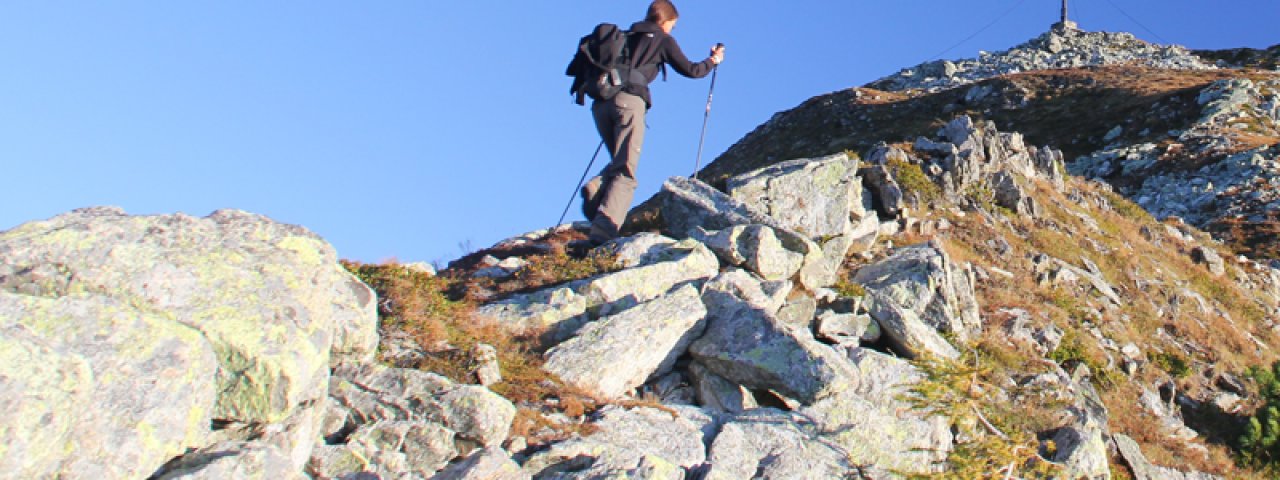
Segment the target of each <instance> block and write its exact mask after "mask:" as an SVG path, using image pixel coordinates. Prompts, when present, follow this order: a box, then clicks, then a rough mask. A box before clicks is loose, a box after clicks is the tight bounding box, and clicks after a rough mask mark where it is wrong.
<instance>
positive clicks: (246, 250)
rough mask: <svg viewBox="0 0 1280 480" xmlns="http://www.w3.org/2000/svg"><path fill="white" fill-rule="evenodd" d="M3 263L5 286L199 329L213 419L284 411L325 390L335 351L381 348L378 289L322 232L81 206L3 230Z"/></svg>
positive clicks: (265, 416) (252, 218) (256, 417)
mask: <svg viewBox="0 0 1280 480" xmlns="http://www.w3.org/2000/svg"><path fill="white" fill-rule="evenodd" d="M0 265H2V266H3V267H0V277H3V280H2V281H0V284H4V285H5V286H6V290H9V291H12V292H18V293H22V294H26V295H32V296H43V297H49V298H64V297H81V296H86V295H90V294H93V295H98V296H103V297H109V298H112V299H114V300H116V301H118V302H119V303H121V304H125V305H132V306H135V307H137V308H139V309H142V310H145V311H148V312H152V313H153V314H155V315H156V316H158V317H161V318H165V319H168V321H170V322H175V323H177V324H180V325H181V326H184V327H185V328H189V329H192V330H194V331H196V332H199V334H200V335H201V336H203V339H204V341H205V342H207V343H208V344H209V345H210V346H211V347H212V351H213V353H214V355H215V357H216V359H217V362H218V369H217V373H216V376H215V378H214V381H215V382H216V387H215V391H216V392H217V399H216V402H215V403H214V405H213V407H212V412H211V416H212V417H213V418H216V419H225V420H233V421H243V422H259V423H271V422H276V421H279V420H282V419H284V418H285V417H287V416H288V415H289V414H290V412H291V411H292V410H293V409H294V408H295V407H296V406H297V405H299V404H301V403H303V402H306V401H309V400H315V399H317V398H319V397H322V396H323V395H324V391H325V386H326V385H327V383H328V372H329V366H330V362H331V360H343V359H369V358H371V357H372V355H373V353H374V349H375V348H376V346H377V317H376V312H375V310H374V308H375V303H376V302H374V295H373V293H372V291H371V290H370V289H369V288H368V287H367V286H365V285H364V284H362V283H360V282H359V281H358V280H356V279H355V277H354V276H352V275H351V274H349V273H348V272H346V271H345V270H344V269H343V268H342V267H341V266H340V265H338V263H337V256H336V254H335V253H334V251H333V248H332V247H330V246H329V245H328V244H326V243H325V242H324V241H323V240H321V239H320V238H319V237H317V236H316V235H315V234H313V233H311V232H309V231H307V230H306V229H303V228H301V227H296V226H291V225H284V224H279V223H276V222H273V221H271V220H269V219H267V218H266V217H262V216H259V215H253V214H249V213H245V212H240V211H233V210H221V211H218V212H214V213H213V214H212V215H210V216H208V217H205V218H194V217H190V216H187V215H182V214H176V215H163V216H128V215H125V214H124V212H123V211H121V210H119V209H112V208H94V209H84V210H76V211H74V212H72V213H69V214H65V215H60V216H58V217H55V218H53V219H50V220H46V221H39V222H31V223H27V224H24V225H21V226H19V227H17V228H15V229H13V230H9V231H7V232H4V233H2V234H0Z"/></svg>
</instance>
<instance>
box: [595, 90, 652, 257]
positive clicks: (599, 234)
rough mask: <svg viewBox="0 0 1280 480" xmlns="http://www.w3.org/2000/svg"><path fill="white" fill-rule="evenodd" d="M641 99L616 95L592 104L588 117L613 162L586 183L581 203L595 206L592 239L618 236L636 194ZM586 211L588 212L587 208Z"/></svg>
mask: <svg viewBox="0 0 1280 480" xmlns="http://www.w3.org/2000/svg"><path fill="white" fill-rule="evenodd" d="M647 108H648V107H647V106H646V105H645V103H644V99H642V98H640V97H638V96H635V95H631V94H629V93H619V94H618V95H617V96H615V97H613V98H612V99H610V100H604V101H595V102H593V103H592V104H591V114H592V116H594V117H595V121H596V129H597V130H599V131H600V138H601V139H602V140H604V144H605V147H606V148H608V149H609V155H610V157H611V158H612V159H613V160H612V161H610V162H609V164H608V165H605V167H604V169H602V170H600V174H599V175H597V176H596V177H594V178H592V179H591V180H590V181H588V182H587V185H586V188H584V192H583V193H584V194H585V195H584V198H583V201H585V202H587V206H588V207H590V206H592V205H598V206H597V207H596V208H595V209H594V218H591V217H590V216H589V217H588V219H589V220H591V239H592V240H594V241H606V240H610V239H612V238H615V237H617V236H618V231H619V230H621V229H622V222H623V221H625V220H626V219H627V211H629V210H631V200H632V198H633V197H634V196H635V193H636V166H637V164H638V163H639V162H640V147H641V145H643V144H644V114H645V110H646V109H647ZM588 210H590V209H589V208H588Z"/></svg>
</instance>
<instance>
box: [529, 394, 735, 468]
mask: <svg viewBox="0 0 1280 480" xmlns="http://www.w3.org/2000/svg"><path fill="white" fill-rule="evenodd" d="M664 410H665V411H664ZM599 415H600V418H599V419H598V420H597V421H596V422H595V423H594V425H595V427H596V432H595V433H593V434H591V435H589V436H586V437H580V438H573V439H570V440H566V441H563V442H560V443H557V444H555V445H552V446H551V448H549V449H547V450H544V451H542V452H539V453H536V454H534V455H533V456H532V457H530V458H529V460H528V461H526V462H525V463H524V471H525V472H527V473H529V474H531V475H534V476H535V477H537V478H600V477H596V476H592V475H591V474H588V472H591V473H604V472H609V471H616V470H623V471H625V470H629V469H633V468H634V467H636V466H637V465H638V464H639V463H641V461H642V460H643V459H644V458H645V457H653V458H656V459H661V460H662V462H658V463H668V464H671V465H674V466H676V467H678V468H682V469H692V468H695V467H698V466H700V465H702V464H703V463H704V462H706V459H707V457H706V456H707V454H706V448H707V447H706V444H705V443H706V442H708V441H709V439H710V437H711V436H713V435H714V433H715V431H716V429H717V427H718V422H717V421H716V420H715V418H714V417H712V416H710V415H708V414H706V413H705V412H703V411H702V410H699V409H697V408H694V407H683V406H676V407H664V408H663V410H659V409H655V408H649V407H640V408H633V409H630V410H628V409H626V408H623V407H618V406H610V407H605V408H604V409H603V410H601V412H600V414H599ZM584 459H585V460H586V461H583V460H584ZM650 463H654V462H653V461H652V460H651V461H650ZM606 478H616V477H606ZM623 478H631V477H623Z"/></svg>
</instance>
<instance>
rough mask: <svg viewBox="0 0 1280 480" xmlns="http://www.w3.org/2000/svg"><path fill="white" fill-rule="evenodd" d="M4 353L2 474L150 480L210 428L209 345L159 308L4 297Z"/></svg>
mask: <svg viewBox="0 0 1280 480" xmlns="http://www.w3.org/2000/svg"><path fill="white" fill-rule="evenodd" d="M0 347H2V348H0V406H3V408H0V433H3V434H4V435H5V438H7V439H9V440H8V441H7V442H6V443H7V447H6V448H5V449H4V450H5V455H3V456H0V476H4V477H23V478H53V477H66V478H84V477H93V476H100V475H103V474H105V475H108V476H111V477H119V478H125V477H145V476H147V475H149V474H151V473H152V472H154V471H155V469H156V468H157V467H159V466H160V465H161V464H163V463H164V462H165V461H166V460H168V459H169V458H171V457H173V456H175V455H179V454H181V453H183V452H184V451H185V450H186V449H188V448H193V447H198V446H200V445H201V442H202V441H203V440H204V437H205V435H206V434H207V433H208V430H209V423H210V420H211V417H210V414H211V413H212V410H213V405H214V399H215V396H216V391H215V390H214V384H213V382H212V379H213V378H214V375H215V373H216V372H217V369H218V364H217V362H216V361H215V359H214V354H213V350H212V349H211V348H210V347H209V344H208V342H205V341H204V339H203V338H202V337H201V336H200V334H199V332H196V331H194V330H192V329H190V328H188V327H185V326H183V325H181V324H179V323H177V322H174V321H172V320H170V319H169V318H167V317H166V316H164V315H162V314H159V313H157V312H155V311H152V310H150V309H145V308H140V307H139V306H137V305H131V304H127V303H123V302H120V301H118V300H116V299H113V298H110V297H104V296H98V295H90V294H85V295H83V296H78V297H65V298H61V299H55V298H46V297H34V296H27V295H15V294H11V293H6V292H3V291H0ZM69 452H74V454H72V455H69V454H68V453H69Z"/></svg>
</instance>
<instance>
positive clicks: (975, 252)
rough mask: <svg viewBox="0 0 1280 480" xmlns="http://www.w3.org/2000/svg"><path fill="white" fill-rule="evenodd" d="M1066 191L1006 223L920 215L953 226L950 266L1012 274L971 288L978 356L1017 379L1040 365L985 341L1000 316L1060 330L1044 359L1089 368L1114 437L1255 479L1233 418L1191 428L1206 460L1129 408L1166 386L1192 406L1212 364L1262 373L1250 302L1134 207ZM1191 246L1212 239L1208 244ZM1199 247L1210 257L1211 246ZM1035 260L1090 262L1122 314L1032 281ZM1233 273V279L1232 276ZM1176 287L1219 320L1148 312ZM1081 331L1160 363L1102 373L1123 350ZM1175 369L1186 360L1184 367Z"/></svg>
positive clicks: (1093, 193) (1022, 352) (1081, 189)
mask: <svg viewBox="0 0 1280 480" xmlns="http://www.w3.org/2000/svg"><path fill="white" fill-rule="evenodd" d="M1068 188H1069V189H1075V190H1076V191H1077V195H1076V197H1077V198H1083V199H1085V205H1081V204H1077V203H1075V202H1073V201H1071V200H1069V199H1067V198H1066V196H1065V195H1063V194H1061V193H1059V192H1056V191H1053V190H1052V189H1051V188H1047V186H1045V185H1042V184H1037V185H1036V186H1035V189H1036V193H1035V195H1036V198H1037V200H1038V201H1039V203H1040V205H1041V206H1043V207H1045V208H1043V212H1042V214H1043V218H1041V219H1028V218H1009V217H1005V216H1006V215H1007V213H999V212H994V213H993V214H992V215H993V216H992V217H990V218H991V219H992V220H987V219H985V218H986V217H985V216H984V215H981V214H978V213H970V214H967V215H964V216H959V215H954V214H950V213H948V212H921V213H922V214H939V215H946V216H947V218H948V219H949V220H950V221H951V222H952V223H953V224H954V228H953V229H951V230H950V231H948V232H945V233H944V234H942V236H941V237H940V238H939V239H938V240H940V241H941V244H942V245H943V248H944V249H945V250H946V251H947V252H948V254H949V255H950V256H951V257H952V259H953V260H956V261H960V262H970V263H972V264H974V265H976V266H978V267H981V268H983V269H986V270H987V271H990V270H991V268H992V267H994V268H999V269H1001V270H1004V271H1007V272H1010V273H1012V274H1013V276H1012V277H1010V278H1006V277H1005V276H1001V275H991V277H990V280H989V281H986V282H979V284H978V285H977V294H978V297H979V304H980V305H981V306H982V310H983V317H984V318H985V319H986V320H987V322H988V324H987V326H986V328H987V329H988V334H987V335H986V336H984V338H983V339H982V340H981V341H980V342H979V344H978V345H977V346H976V347H975V348H976V349H977V350H978V351H980V352H982V354H983V355H984V357H985V358H987V359H988V360H987V363H988V364H989V365H991V366H992V368H993V370H994V371H995V372H998V373H999V372H1003V373H1000V374H1013V373H1017V372H1019V371H1025V370H1026V368H1027V365H1035V364H1036V363H1035V362H1037V361H1041V360H1036V359H1037V358H1038V357H1039V355H1037V354H1036V353H1035V352H1032V351H1029V350H1028V349H1027V348H1025V347H1022V346H1016V345H1011V344H1009V343H1008V342H1007V341H1004V340H1003V339H1002V336H1001V334H996V335H991V334H990V330H993V329H998V328H999V323H1000V322H1002V321H1003V320H1002V319H1003V318H1004V317H1002V316H1000V315H998V314H997V312H998V311H999V310H1001V309H1004V308H1020V309H1023V310H1026V311H1028V312H1030V313H1031V314H1032V318H1033V320H1034V321H1035V322H1051V323H1053V324H1055V325H1057V326H1058V327H1059V328H1061V329H1063V330H1064V332H1065V333H1066V339H1064V341H1063V345H1062V346H1061V347H1059V349H1058V351H1056V352H1053V353H1052V354H1051V355H1049V356H1050V357H1051V358H1053V359H1054V360H1056V361H1059V362H1065V363H1067V364H1071V363H1075V362H1080V363H1085V364H1087V365H1089V366H1090V367H1091V370H1093V371H1094V372H1095V381H1097V382H1098V386H1099V387H1102V388H1101V389H1100V391H1101V393H1102V396H1103V399H1104V401H1105V402H1106V404H1107V405H1108V407H1109V409H1110V411H1111V413H1112V416H1111V429H1112V431H1115V432H1121V433H1126V434H1128V435H1130V436H1132V437H1134V438H1135V439H1136V440H1138V441H1139V442H1140V443H1141V444H1142V445H1143V447H1144V450H1145V451H1146V452H1147V453H1148V455H1149V458H1150V459H1151V460H1152V461H1153V462H1155V463H1156V464H1160V465H1171V466H1177V467H1178V468H1182V469H1187V468H1195V469H1198V470H1202V471H1207V472H1215V473H1219V474H1223V475H1227V476H1229V477H1231V478H1255V477H1258V476H1259V475H1261V474H1260V473H1258V472H1257V471H1253V470H1249V469H1247V468H1241V467H1238V466H1237V465H1236V464H1235V463H1234V460H1233V457H1232V454H1231V450H1230V448H1229V447H1228V445H1230V444H1231V441H1233V439H1234V436H1235V435H1237V434H1236V433H1234V432H1235V427H1234V426H1233V424H1232V423H1231V422H1234V421H1235V420H1231V419H1223V418H1215V419H1210V420H1205V421H1199V423H1195V422H1196V421H1198V419H1193V420H1192V422H1193V423H1194V424H1195V425H1196V426H1197V428H1209V430H1206V433H1207V434H1208V437H1207V438H1208V444H1207V446H1208V447H1209V453H1208V454H1207V455H1201V454H1200V453H1198V452H1196V451H1194V450H1190V449H1188V448H1187V446H1186V444H1184V443H1182V442H1180V441H1177V440H1172V439H1170V438H1169V437H1168V435H1167V434H1166V433H1164V432H1160V431H1158V423H1157V422H1155V421H1154V420H1153V419H1152V418H1151V416H1150V415H1149V414H1147V413H1145V412H1144V411H1142V410H1141V408H1139V407H1137V405H1138V404H1139V403H1138V397H1139V395H1140V394H1141V390H1140V389H1139V387H1138V385H1148V386H1154V385H1157V384H1159V383H1160V382H1162V381H1164V379H1167V378H1173V379H1174V380H1175V381H1176V382H1177V383H1178V386H1179V389H1180V390H1181V391H1183V392H1184V393H1186V394H1188V395H1191V396H1193V397H1195V396H1197V395H1199V394H1200V393H1201V392H1204V391H1205V390H1206V389H1208V388H1210V387H1211V386H1210V385H1209V384H1208V383H1209V382H1210V381H1211V380H1212V379H1211V378H1206V377H1204V376H1202V375H1199V373H1200V372H1201V371H1202V370H1203V369H1204V368H1206V367H1208V366H1212V367H1213V368H1214V369H1215V371H1218V372H1237V373H1238V372H1241V371H1243V370H1244V369H1245V368H1246V367H1248V366H1250V365H1269V364H1270V362H1271V361H1272V360H1273V359H1274V358H1275V357H1276V355H1275V354H1274V353H1271V352H1270V351H1262V350H1259V349H1258V348H1256V346H1255V345H1253V343H1252V341H1250V340H1249V339H1248V338H1247V337H1246V336H1245V334H1244V332H1253V334H1254V335H1256V336H1258V337H1260V338H1264V339H1266V338H1269V336H1268V335H1266V334H1265V333H1263V332H1262V330H1263V329H1262V327H1261V325H1260V323H1261V320H1262V316H1261V314H1262V312H1263V311H1264V310H1263V306H1260V305H1258V304H1256V303H1255V302H1254V301H1253V300H1251V299H1252V298H1254V297H1253V296H1252V295H1251V294H1250V293H1248V292H1246V291H1244V290H1242V289H1241V288H1240V287H1238V286H1237V285H1236V284H1235V283H1234V282H1231V281H1229V280H1226V279H1224V278H1214V277H1210V276H1209V275H1208V273H1207V271H1206V270H1205V267H1204V266H1202V265H1197V264H1195V263H1194V262H1192V261H1191V257H1190V250H1191V248H1192V247H1194V246H1195V245H1191V244H1186V243H1184V242H1183V241H1182V240H1180V239H1174V238H1171V237H1166V236H1164V235H1163V232H1164V227H1163V226H1162V225H1160V224H1159V223H1158V222H1156V221H1155V220H1154V219H1153V218H1151V216H1150V215H1148V214H1147V213H1146V212H1145V211H1143V210H1142V209H1141V208H1139V207H1137V206H1136V205H1134V204H1133V203H1132V202H1129V201H1127V200H1124V199H1123V198H1121V197H1119V196H1117V195H1115V194H1112V193H1110V192H1109V191H1106V190H1103V189H1100V188H1097V187H1096V186H1094V185H1092V184H1088V183H1084V182H1080V181H1078V180H1069V182H1068ZM1099 205H1105V207H1100V206H1099ZM1082 217H1088V218H1092V219H1094V221H1095V222H1096V230H1095V227H1090V226H1088V225H1086V222H1085V220H1084V219H1083V218H1082ZM1144 226H1145V227H1148V228H1149V229H1150V230H1151V231H1154V232H1157V236H1158V237H1159V242H1160V243H1159V244H1156V243H1152V242H1151V241H1148V240H1147V239H1145V238H1144V237H1143V236H1142V235H1141V234H1140V233H1139V232H1140V230H1141V229H1142V227H1144ZM1055 230H1056V231H1055ZM997 238H1001V239H1004V241H1005V242H1007V243H1008V245H1009V248H1010V251H1008V252H1003V251H999V250H997V249H996V247H995V245H996V244H995V243H994V242H992V240H994V239H997ZM1198 238H1199V239H1200V241H1202V242H1207V241H1208V237H1207V236H1205V235H1201V236H1199V237H1198ZM912 240H913V241H919V240H921V239H920V238H914V239H912ZM896 242H897V238H895V243H896ZM1207 245H1210V246H1211V248H1218V247H1212V244H1211V243H1209V244H1207ZM1036 253H1046V254H1049V255H1051V256H1053V257H1056V258H1060V259H1063V260H1065V261H1068V262H1070V263H1073V264H1075V265H1076V266H1079V267H1083V266H1084V265H1083V264H1084V261H1085V260H1088V261H1091V262H1093V263H1094V264H1095V265H1097V266H1098V268H1099V270H1100V271H1101V272H1102V276H1103V277H1104V278H1105V279H1106V280H1107V282H1108V283H1111V284H1112V285H1113V287H1114V288H1115V289H1116V290H1117V291H1118V292H1119V293H1120V295H1121V297H1122V298H1124V299H1125V304H1124V305H1120V306H1116V307H1106V306H1105V305H1104V302H1103V301H1101V300H1100V299H1098V298H1096V297H1095V296H1094V294H1092V293H1090V291H1089V287H1087V282H1086V283H1082V285H1081V287H1070V286H1059V287H1054V286H1049V285H1040V284H1038V283H1036V282H1035V280H1034V279H1035V274H1034V272H1032V271H1031V266H1032V265H1031V261H1030V257H1031V256H1032V255H1034V254H1036ZM1220 253H1221V254H1222V255H1223V256H1224V258H1232V256H1233V255H1232V253H1231V252H1230V251H1229V250H1228V249H1226V248H1221V249H1220ZM1234 268H1235V267H1231V269H1232V270H1234ZM1233 274H1234V273H1232V272H1229V273H1228V276H1230V275H1233ZM1179 288H1186V289H1190V290H1192V291H1195V292H1197V293H1199V294H1200V295H1202V296H1204V297H1205V299H1206V300H1207V301H1208V302H1209V303H1210V304H1211V305H1212V310H1214V311H1222V312H1224V313H1225V314H1226V315H1225V316H1223V315H1217V314H1214V313H1211V314H1209V315H1202V314H1200V312H1199V311H1198V309H1195V308H1184V309H1182V310H1179V311H1177V312H1176V313H1175V312H1174V311H1173V310H1171V309H1168V308H1163V309H1158V308H1156V306H1160V305H1169V304H1170V302H1171V300H1172V298H1173V297H1174V293H1175V292H1176V291H1177V289H1179ZM1095 312H1096V313H1095ZM1099 314H1100V315H1099ZM1228 317H1229V318H1230V319H1228ZM1086 321H1087V322H1089V323H1090V324H1093V325H1094V326H1095V327H1097V328H1098V329H1099V330H1100V331H1101V332H1102V333H1103V334H1104V335H1106V336H1107V337H1108V338H1110V339H1111V340H1113V341H1114V342H1116V344H1118V345H1124V344H1125V343H1128V342H1134V343H1135V344H1137V345H1138V346H1139V347H1140V348H1141V349H1142V351H1143V352H1147V353H1150V354H1152V358H1157V359H1159V361H1149V363H1147V364H1146V366H1145V367H1142V368H1140V369H1139V371H1138V373H1137V374H1136V375H1135V376H1133V377H1132V378H1129V377H1126V376H1125V375H1124V374H1123V373H1120V371H1119V370H1118V369H1117V368H1108V365H1110V364H1111V362H1113V361H1115V360H1113V359H1119V358H1121V356H1120V354H1119V352H1115V351H1110V352H1109V351H1107V350H1106V349H1104V348H1102V347H1101V344H1100V343H1099V342H1098V341H1097V340H1096V339H1095V338H1094V337H1093V334H1091V333H1089V332H1088V331H1087V330H1085V329H1084V328H1083V324H1084V322H1086ZM1156 328H1161V329H1163V330H1164V331H1165V332H1166V333H1167V334H1168V335H1169V338H1172V339H1173V341H1174V343H1169V342H1168V341H1166V340H1162V339H1160V338H1159V337H1157V336H1155V335H1154V334H1153V332H1154V331H1155V329H1156ZM1159 352H1175V353H1159ZM1029 359H1030V360H1029ZM1178 362H1185V366H1180V365H1178ZM1152 388H1153V387H1152ZM1027 411H1028V412H1029V413H1028V415H1030V416H1037V417H1040V418H1045V419H1051V418H1053V417H1052V414H1053V407H1052V406H1047V407H1044V408H1042V409H1036V408H1029V409H1028V410H1027ZM1022 428H1030V429H1033V431H1043V430H1042V429H1044V428H1045V427H1044V425H1043V424H1040V425H1038V426H1032V425H1025V426H1023V427H1022ZM1119 468H1123V467H1119Z"/></svg>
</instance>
